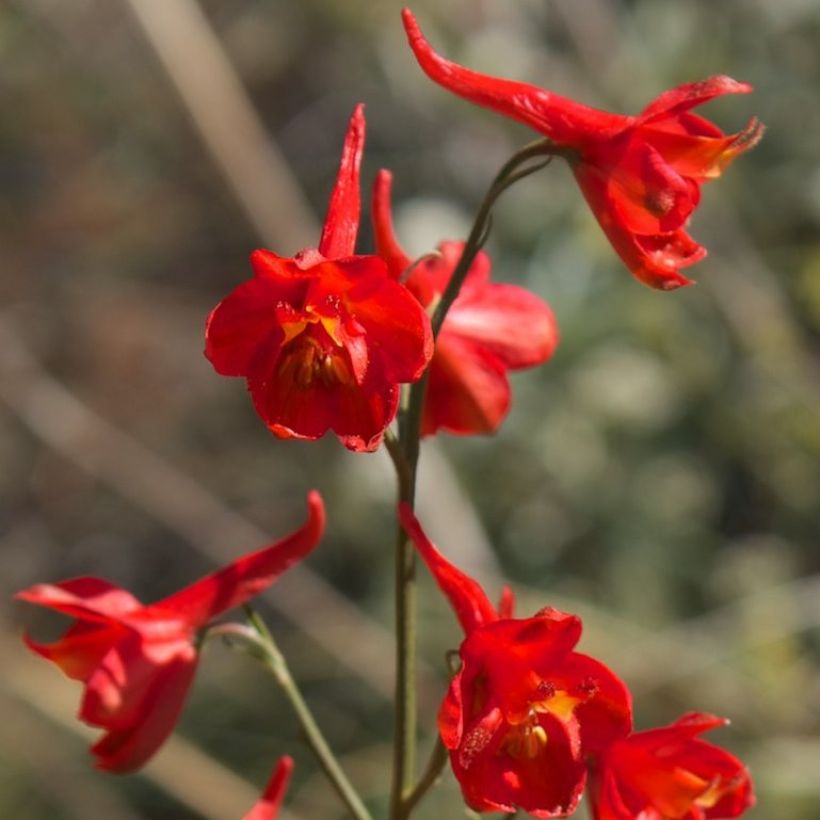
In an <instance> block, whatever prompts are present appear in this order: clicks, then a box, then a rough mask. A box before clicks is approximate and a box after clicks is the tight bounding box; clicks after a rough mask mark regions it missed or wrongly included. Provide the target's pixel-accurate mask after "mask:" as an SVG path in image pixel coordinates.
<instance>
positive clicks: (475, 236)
mask: <svg viewBox="0 0 820 820" xmlns="http://www.w3.org/2000/svg"><path fill="white" fill-rule="evenodd" d="M555 153H556V149H555V146H554V145H553V144H552V143H551V142H550V141H549V140H547V139H540V140H536V141H535V142H531V143H529V144H528V145H525V146H524V147H523V148H522V149H520V150H519V151H517V152H516V153H515V154H513V155H512V156H511V157H510V159H509V160H507V162H505V163H504V165H502V166H501V170H500V171H499V172H498V173H497V174H496V176H495V179H494V180H493V181H492V183H491V185H490V187H489V188H488V189H487V193H486V194H485V195H484V199H483V200H482V202H481V206H480V207H479V209H478V213H477V214H476V217H475V221H474V222H473V227H472V229H471V230H470V235H469V236H468V237H467V242H466V243H465V244H464V250H463V251H462V252H461V258H460V259H459V260H458V264H457V265H456V267H455V270H454V271H453V275H452V276H451V277H450V281H449V283H448V285H447V289H446V290H445V291H444V293H443V294H442V296H441V301H440V302H439V303H438V306H437V307H436V312H435V313H434V314H433V319H432V325H433V335H434V336H438V334H439V331H440V330H441V326H442V324H444V318H445V317H446V316H447V311H448V310H450V307H451V306H452V304H453V302H454V301H455V300H456V297H457V296H458V294H459V291H460V290H461V286H462V285H463V284H464V279H465V278H466V276H467V272H468V271H469V270H470V265H472V264H473V261H474V260H475V258H476V256H477V255H478V252H479V251H480V250H481V247H482V245H483V244H484V242H485V240H486V238H487V226H488V223H489V219H490V213H491V211H492V209H493V205H495V203H496V200H497V199H498V197H500V196H501V194H503V193H504V191H506V190H507V188H509V187H510V185H512V184H513V183H514V182H517V181H518V180H519V179H523V178H524V177H525V176H529V175H530V174H531V173H533V172H534V171H538V170H540V169H541V168H543V167H544V164H546V163H539V164H537V165H535V166H533V167H532V168H527V169H524V170H522V171H518V172H517V173H513V172H514V171H515V170H516V169H517V168H518V167H519V166H520V165H522V164H523V163H525V162H527V161H528V160H531V159H534V158H535V157H548V158H551V157H552V156H553V155H554V154H555Z"/></svg>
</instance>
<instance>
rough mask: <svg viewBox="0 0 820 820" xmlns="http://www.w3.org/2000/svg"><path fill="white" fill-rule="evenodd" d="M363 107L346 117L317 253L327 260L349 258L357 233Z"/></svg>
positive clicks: (359, 207)
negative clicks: (340, 159) (338, 161)
mask: <svg viewBox="0 0 820 820" xmlns="http://www.w3.org/2000/svg"><path fill="white" fill-rule="evenodd" d="M364 132H365V120H364V105H362V104H361V103H359V104H358V105H357V106H356V107H355V108H354V109H353V114H352V115H351V117H350V123H349V124H348V126H347V133H346V134H345V141H344V147H343V148H342V161H341V163H340V165H339V174H338V176H337V177H336V185H335V186H334V188H333V193H332V194H331V195H330V203H329V204H328V207H327V216H326V217H325V225H324V228H323V229H322V238H321V239H320V240H319V253H320V254H321V255H322V256H324V257H326V258H328V259H340V258H342V257H344V256H350V255H351V254H353V252H354V250H355V248H356V234H357V233H358V232H359V211H360V209H361V196H360V193H359V168H360V166H361V164H362V152H363V151H364Z"/></svg>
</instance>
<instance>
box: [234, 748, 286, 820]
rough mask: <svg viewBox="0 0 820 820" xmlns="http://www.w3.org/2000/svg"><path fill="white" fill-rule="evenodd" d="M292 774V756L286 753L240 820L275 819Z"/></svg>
mask: <svg viewBox="0 0 820 820" xmlns="http://www.w3.org/2000/svg"><path fill="white" fill-rule="evenodd" d="M292 774H293V758H292V757H288V756H287V755H284V756H283V757H280V758H279V760H278V762H277V763H276V766H275V767H274V770H273V772H272V774H271V776H270V780H269V781H268V785H267V786H266V787H265V791H264V792H263V794H262V797H260V798H259V800H258V801H257V802H256V804H255V805H254V807H253V808H252V809H251V810H250V811H249V812H248V813H247V814H246V815H245V816H244V817H243V818H242V820H276V818H277V817H278V816H279V809H281V808H282V803H283V802H284V800H285V792H286V791H287V789H288V783H289V782H290V777H291V775H292Z"/></svg>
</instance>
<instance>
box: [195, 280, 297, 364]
mask: <svg viewBox="0 0 820 820" xmlns="http://www.w3.org/2000/svg"><path fill="white" fill-rule="evenodd" d="M302 287H303V288H304V285H302ZM285 314H287V315H289V316H290V317H291V319H292V321H294V322H295V321H297V319H298V314H296V312H295V311H294V309H293V308H292V307H291V306H290V304H289V303H288V302H287V301H286V300H285V294H283V293H282V289H281V287H279V285H278V283H277V282H276V281H275V280H272V279H265V278H261V277H258V278H255V279H250V280H248V281H247V282H243V283H242V284H241V285H238V286H237V287H236V288H234V290H233V291H232V292H231V293H230V294H229V295H228V296H226V297H225V298H224V299H223V300H222V301H221V302H220V303H219V304H218V305H217V306H216V307H215V308H214V309H213V310H212V311H211V314H210V316H209V317H208V321H207V323H206V325H205V355H206V356H207V358H208V360H209V361H210V362H211V364H212V365H213V366H214V369H215V370H216V372H217V373H219V374H221V375H223V376H247V375H248V371H249V370H250V366H251V362H252V360H253V357H254V356H255V355H256V353H257V351H258V350H259V347H260V345H263V344H265V343H266V342H268V341H270V340H271V339H273V338H275V339H276V340H277V342H281V340H282V338H283V334H282V331H281V323H282V319H284V318H286V316H285Z"/></svg>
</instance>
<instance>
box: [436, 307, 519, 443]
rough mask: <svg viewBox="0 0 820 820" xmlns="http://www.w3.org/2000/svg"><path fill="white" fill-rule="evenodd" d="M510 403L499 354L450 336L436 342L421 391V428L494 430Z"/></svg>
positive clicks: (460, 432) (445, 334) (464, 431)
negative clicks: (428, 371)
mask: <svg viewBox="0 0 820 820" xmlns="http://www.w3.org/2000/svg"><path fill="white" fill-rule="evenodd" d="M509 407H510V385H509V382H508V381H507V375H506V369H505V367H504V365H503V364H502V363H501V361H500V359H499V358H498V356H496V355H495V354H494V353H491V352H489V351H487V350H485V349H484V348H483V347H482V346H480V345H478V344H475V343H473V342H470V341H468V340H465V339H462V338H460V337H459V336H455V335H452V334H450V333H448V332H447V331H446V322H445V326H444V328H443V329H442V332H441V334H440V335H439V337H438V341H437V342H436V352H435V354H434V356H433V360H432V362H431V363H430V374H429V376H428V380H427V390H426V392H425V396H424V408H423V417H422V427H421V433H422V435H423V436H429V435H432V434H433V433H435V432H437V431H438V430H446V431H447V432H448V433H456V434H458V435H474V434H476V433H493V432H495V430H497V429H498V427H499V425H500V424H501V422H502V421H503V419H504V417H505V416H506V415H507V411H508V410H509Z"/></svg>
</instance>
